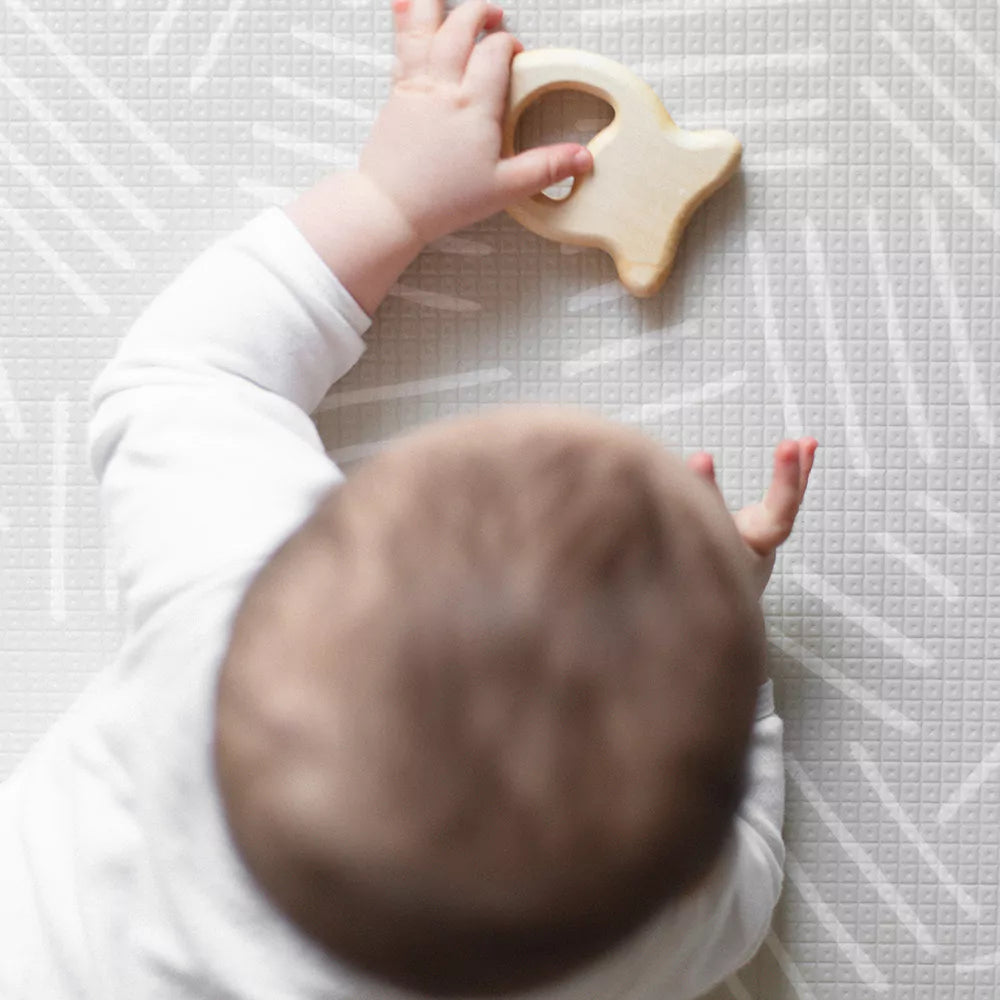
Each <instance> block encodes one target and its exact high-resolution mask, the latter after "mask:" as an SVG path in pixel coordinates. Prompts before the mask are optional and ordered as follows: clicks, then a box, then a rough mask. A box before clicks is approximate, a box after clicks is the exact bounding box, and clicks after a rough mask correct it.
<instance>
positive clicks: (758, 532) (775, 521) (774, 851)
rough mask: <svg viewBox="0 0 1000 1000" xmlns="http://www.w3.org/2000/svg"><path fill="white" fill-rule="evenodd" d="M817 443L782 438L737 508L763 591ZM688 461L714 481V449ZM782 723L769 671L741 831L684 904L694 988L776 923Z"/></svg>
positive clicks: (714, 978) (748, 950)
mask: <svg viewBox="0 0 1000 1000" xmlns="http://www.w3.org/2000/svg"><path fill="white" fill-rule="evenodd" d="M816 448H817V443H816V441H815V440H814V439H813V438H802V439H800V440H799V441H782V442H781V443H780V444H779V445H778V446H777V448H775V451H774V473H773V477H772V480H771V485H770V486H769V488H768V490H767V493H766V494H765V496H764V498H763V500H761V501H760V503H756V504H752V505H750V506H749V507H744V508H743V509H742V510H741V511H739V512H737V513H736V514H735V515H734V517H735V520H736V526H737V528H738V529H739V531H740V534H741V535H742V536H743V540H744V541H745V542H746V543H747V554H748V558H749V559H750V561H751V567H752V569H753V572H754V573H755V574H756V578H757V583H758V586H759V588H760V591H761V592H763V590H764V587H765V586H766V585H767V581H768V579H769V577H770V575H771V570H772V568H773V567H774V557H775V551H776V550H777V548H778V547H779V546H780V545H781V544H782V543H783V542H785V541H786V540H787V538H788V536H789V535H790V534H791V532H792V527H793V526H794V524H795V518H796V517H797V515H798V512H799V507H800V506H801V504H802V500H803V498H804V496H805V491H806V487H807V485H808V483H809V474H810V472H811V471H812V466H813V458H814V456H815V454H816ZM688 464H689V465H690V466H691V468H692V469H694V471H695V472H697V473H698V474H699V475H701V476H703V477H704V478H706V479H707V480H709V482H712V483H715V470H714V465H713V462H712V458H711V456H710V455H708V454H707V453H705V452H700V453H698V454H697V455H694V456H693V457H692V458H691V459H689V461H688ZM782 730H783V726H782V722H781V718H780V717H779V716H778V715H777V714H776V712H775V710H774V696H773V689H772V685H771V683H770V681H767V679H766V677H764V678H762V685H761V688H760V692H759V695H758V700H757V716H756V720H755V723H754V729H753V735H752V738H751V744H750V752H749V756H748V759H747V779H748V787H747V792H746V795H745V796H744V798H743V802H742V804H741V805H740V809H739V812H738V814H737V817H736V827H735V836H734V837H733V838H732V841H731V843H730V848H729V853H728V854H727V855H726V858H725V860H724V863H723V865H722V866H721V868H720V869H719V870H718V871H717V872H716V873H715V882H714V889H713V891H711V892H708V893H702V894H696V895H695V896H694V898H693V899H694V901H693V902H692V903H691V904H690V905H692V906H695V907H698V908H700V910H701V911H702V912H698V913H689V912H686V911H684V910H682V917H683V919H684V920H685V922H687V923H689V924H692V925H698V926H701V927H703V928H705V933H704V934H703V935H702V936H701V939H700V942H699V945H698V948H697V954H695V955H690V956H688V961H687V962H686V963H685V971H684V972H682V973H681V974H680V975H681V976H682V977H686V981H685V983H684V984H683V985H684V989H685V991H686V992H688V991H689V994H690V995H694V994H695V993H700V992H704V991H706V990H708V989H710V988H711V987H712V986H714V985H715V984H716V983H718V982H719V981H720V980H722V979H723V978H725V977H726V976H728V975H730V974H731V973H733V972H735V971H736V970H737V969H738V968H739V967H740V966H741V965H743V964H745V963H746V962H747V961H749V960H750V958H752V957H753V955H754V953H755V952H756V951H757V949H758V948H759V947H760V945H761V944H762V942H763V939H764V937H765V935H766V933H767V931H768V928H769V927H770V924H771V916H772V913H773V910H774V907H775V905H776V904H777V902H778V897H779V895H780V893H781V885H782V878H783V869H784V861H785V846H784V842H783V841H782V837H781V827H782V823H783V820H784V812H785V769H784V762H783V760H782V748H781V742H782ZM675 984H676V985H677V986H680V985H681V984H679V983H676V981H675Z"/></svg>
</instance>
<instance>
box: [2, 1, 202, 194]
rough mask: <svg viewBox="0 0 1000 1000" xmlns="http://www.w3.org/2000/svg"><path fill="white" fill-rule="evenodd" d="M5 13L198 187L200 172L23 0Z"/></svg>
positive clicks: (9, 5)
mask: <svg viewBox="0 0 1000 1000" xmlns="http://www.w3.org/2000/svg"><path fill="white" fill-rule="evenodd" d="M4 3H5V4H6V6H7V9H8V10H9V11H10V12H11V13H12V14H13V15H14V16H15V17H17V18H19V19H20V20H21V21H22V22H24V24H26V25H27V26H28V28H29V29H30V30H31V31H32V32H33V33H34V34H35V35H36V36H37V37H38V38H39V39H40V40H41V41H42V43H43V44H44V45H45V47H46V48H47V49H48V50H49V51H50V52H51V53H52V54H53V55H54V56H55V57H56V59H58V60H59V62H60V63H61V64H62V65H63V67H64V68H65V69H66V70H67V71H68V72H69V73H71V74H72V75H73V77H74V78H75V79H76V81H77V82H78V83H79V84H80V85H81V86H82V87H83V88H84V89H85V90H87V91H88V92H89V93H90V94H91V95H92V96H93V98H94V99H95V100H96V101H97V102H98V103H99V104H101V105H102V106H103V107H105V108H107V110H108V111H110V112H111V114H112V115H113V116H114V117H115V118H116V119H118V121H119V122H121V124H122V125H124V126H125V128H127V129H128V130H129V132H130V133H131V134H132V136H133V137H134V138H135V139H136V140H138V141H139V142H141V143H142V144H143V145H144V146H146V147H147V148H148V149H149V151H150V152H151V153H152V154H153V155H154V156H155V157H156V158H157V159H159V160H160V161H161V162H162V163H164V164H165V165H166V166H167V167H169V168H170V170H172V171H173V173H174V174H175V176H177V177H178V178H179V179H180V180H182V181H184V182H185V183H186V184H198V183H200V182H201V180H202V176H201V173H200V171H198V170H196V169H195V168H194V167H192V166H191V164H190V163H188V162H187V160H185V159H184V157H183V156H181V155H180V153H178V152H177V151H176V150H175V149H173V148H172V147H171V146H169V145H168V144H167V143H166V142H164V141H163V139H161V138H160V137H159V136H158V135H156V134H155V133H154V132H153V130H152V129H151V128H150V127H149V126H148V125H147V124H146V123H145V122H144V121H143V120H142V119H141V118H140V117H139V116H138V115H137V114H136V113H135V112H134V111H132V109H131V108H129V106H128V105H127V104H126V103H125V102H124V101H123V100H122V99H121V98H120V97H119V96H118V95H117V94H115V93H113V92H112V91H111V89H110V88H109V87H108V85H107V84H106V83H104V81H103V80H100V79H98V78H97V77H96V76H95V75H94V74H93V73H92V72H91V71H90V69H89V68H88V67H87V66H86V65H85V64H84V62H83V60H82V59H80V58H79V57H78V56H77V55H75V54H74V53H73V52H71V51H70V50H69V48H68V47H67V46H66V44H65V43H64V42H63V41H62V39H60V38H58V37H57V36H56V35H54V34H53V33H52V32H51V31H50V30H49V29H48V27H47V26H46V25H45V23H44V22H43V21H42V19H41V18H40V17H39V16H38V15H37V14H35V13H34V11H32V10H31V9H30V8H29V7H28V6H27V5H26V4H24V3H22V0H4Z"/></svg>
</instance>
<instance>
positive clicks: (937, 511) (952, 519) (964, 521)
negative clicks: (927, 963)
mask: <svg viewBox="0 0 1000 1000" xmlns="http://www.w3.org/2000/svg"><path fill="white" fill-rule="evenodd" d="M910 497H911V499H912V500H913V503H914V504H915V505H916V506H918V507H920V508H921V509H922V510H924V511H926V512H927V516H928V517H932V518H934V520H935V521H939V522H940V523H941V524H943V525H944V526H945V527H946V528H947V529H948V530H949V531H953V532H955V534H956V535H965V536H966V538H974V537H975V536H976V534H977V531H976V528H975V527H974V526H973V525H972V524H971V522H970V521H969V519H968V518H967V517H965V515H963V514H959V513H958V512H957V511H954V510H950V509H949V508H948V507H945V505H944V504H942V503H938V502H937V500H935V499H934V498H933V497H932V496H928V495H927V494H926V493H911V494H910Z"/></svg>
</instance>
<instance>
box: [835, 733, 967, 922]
mask: <svg viewBox="0 0 1000 1000" xmlns="http://www.w3.org/2000/svg"><path fill="white" fill-rule="evenodd" d="M850 750H851V756H853V757H854V759H855V760H856V761H857V764H858V767H860V768H861V773H862V774H863V775H864V776H865V780H866V781H867V782H868V784H869V785H871V786H872V789H873V790H874V792H875V794H876V795H877V796H878V798H879V801H880V802H881V803H882V805H883V806H885V810H886V812H888V813H889V815H890V816H891V817H892V818H893V820H894V821H895V822H896V824H897V826H898V827H899V828H900V830H902V831H903V833H904V835H905V836H906V838H907V839H908V840H909V841H910V843H912V844H913V846H914V847H916V849H917V852H918V853H919V854H920V857H921V858H923V861H924V864H925V865H927V867H928V868H930V870H931V871H932V872H934V875H935V877H936V878H937V880H938V881H939V882H940V883H941V885H942V886H943V887H944V888H945V889H946V890H947V892H948V893H949V895H951V896H953V897H954V899H955V901H956V902H957V903H958V905H959V906H960V907H962V909H963V910H964V911H965V912H966V914H967V915H968V916H969V917H971V918H972V919H973V920H978V919H979V916H980V913H981V912H982V911H981V908H980V906H979V904H978V903H977V902H976V901H975V900H974V899H973V898H972V896H970V895H969V893H968V892H966V890H965V889H964V888H963V887H962V886H961V885H959V884H958V882H957V881H956V880H955V879H954V877H953V876H952V874H951V872H949V871H948V869H947V868H946V867H945V865H944V863H943V862H942V861H941V859H940V858H939V857H938V855H937V852H936V851H935V850H934V848H933V847H931V845H930V844H928V843H927V841H926V840H925V839H924V836H923V834H922V833H921V832H920V831H919V830H918V829H917V825H916V823H914V822H913V820H911V819H910V817H909V816H907V815H906V813H905V812H904V811H903V808H902V806H900V804H899V802H898V800H897V799H896V796H895V795H893V794H892V790H891V789H890V788H889V786H888V785H887V784H886V783H885V779H884V778H883V777H882V774H881V772H880V771H879V769H878V768H877V767H876V766H875V761H874V760H872V758H871V757H870V756H869V754H868V752H867V751H866V750H865V748H864V747H863V746H862V745H861V744H860V743H857V742H855V743H852V744H851V747H850Z"/></svg>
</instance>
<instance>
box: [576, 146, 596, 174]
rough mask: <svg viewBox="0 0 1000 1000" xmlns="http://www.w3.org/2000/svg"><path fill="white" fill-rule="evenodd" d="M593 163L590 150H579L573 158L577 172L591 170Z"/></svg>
mask: <svg viewBox="0 0 1000 1000" xmlns="http://www.w3.org/2000/svg"><path fill="white" fill-rule="evenodd" d="M592 163H593V157H592V156H591V155H590V152H589V150H586V149H581V150H578V151H577V152H576V153H575V154H574V156H573V167H574V168H575V169H576V170H589V169H590V167H591V165H592Z"/></svg>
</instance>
